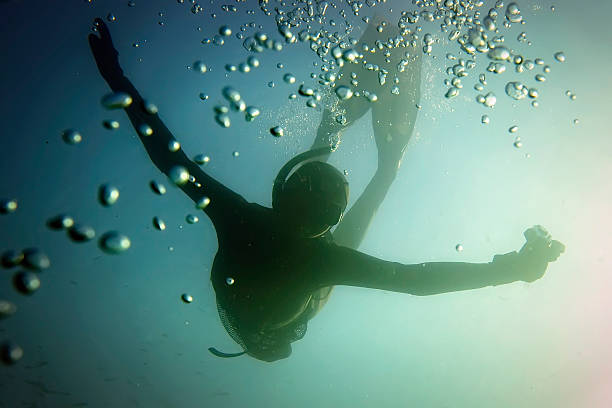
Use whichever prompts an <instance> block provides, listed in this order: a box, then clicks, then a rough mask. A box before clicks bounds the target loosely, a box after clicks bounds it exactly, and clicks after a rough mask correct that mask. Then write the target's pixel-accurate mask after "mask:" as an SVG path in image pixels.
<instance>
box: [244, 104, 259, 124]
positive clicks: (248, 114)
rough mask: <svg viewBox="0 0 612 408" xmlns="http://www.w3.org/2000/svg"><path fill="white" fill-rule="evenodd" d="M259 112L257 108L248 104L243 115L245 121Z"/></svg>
mask: <svg viewBox="0 0 612 408" xmlns="http://www.w3.org/2000/svg"><path fill="white" fill-rule="evenodd" d="M260 114H261V112H260V111H259V109H258V108H256V107H254V106H249V107H247V108H246V109H245V112H244V116H245V119H246V121H247V122H251V121H252V120H253V119H255V118H256V117H258V116H259V115H260Z"/></svg>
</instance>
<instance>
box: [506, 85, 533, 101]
mask: <svg viewBox="0 0 612 408" xmlns="http://www.w3.org/2000/svg"><path fill="white" fill-rule="evenodd" d="M506 95H508V96H509V97H511V98H512V99H516V100H520V99H524V98H525V97H527V96H528V95H529V89H528V88H527V87H526V86H525V85H524V84H522V83H520V82H517V81H512V82H508V83H507V84H506Z"/></svg>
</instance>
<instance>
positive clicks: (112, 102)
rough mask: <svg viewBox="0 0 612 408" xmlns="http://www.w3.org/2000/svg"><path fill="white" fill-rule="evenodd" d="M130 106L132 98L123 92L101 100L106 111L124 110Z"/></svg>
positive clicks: (109, 95)
mask: <svg viewBox="0 0 612 408" xmlns="http://www.w3.org/2000/svg"><path fill="white" fill-rule="evenodd" d="M131 104H132V97H131V96H130V95H129V94H127V93H125V92H113V93H110V94H107V95H105V96H104V97H103V98H102V106H104V107H105V108H106V109H124V108H127V107H128V106H130V105H131Z"/></svg>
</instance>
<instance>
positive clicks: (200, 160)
mask: <svg viewBox="0 0 612 408" xmlns="http://www.w3.org/2000/svg"><path fill="white" fill-rule="evenodd" d="M193 161H195V162H196V163H198V164H207V163H208V162H209V161H210V157H208V156H206V155H205V154H198V155H196V156H195V157H194V158H193Z"/></svg>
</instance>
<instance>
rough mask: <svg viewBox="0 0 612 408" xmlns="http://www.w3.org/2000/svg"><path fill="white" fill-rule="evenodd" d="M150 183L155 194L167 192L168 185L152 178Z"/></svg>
mask: <svg viewBox="0 0 612 408" xmlns="http://www.w3.org/2000/svg"><path fill="white" fill-rule="evenodd" d="M149 185H150V186H151V190H153V192H154V193H155V194H159V195H164V194H166V186H164V185H163V184H161V183H159V182H157V181H155V180H152V181H151V183H149Z"/></svg>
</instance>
